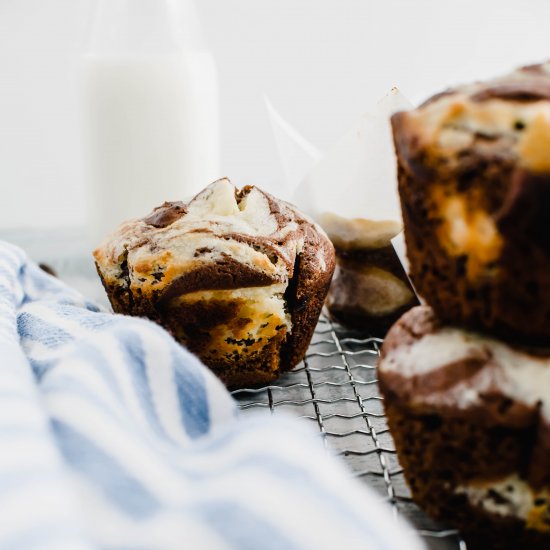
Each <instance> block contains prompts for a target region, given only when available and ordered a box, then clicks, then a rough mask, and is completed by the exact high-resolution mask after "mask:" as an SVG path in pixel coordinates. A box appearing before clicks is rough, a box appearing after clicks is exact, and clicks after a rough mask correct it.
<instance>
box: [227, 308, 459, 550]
mask: <svg viewBox="0 0 550 550" xmlns="http://www.w3.org/2000/svg"><path fill="white" fill-rule="evenodd" d="M381 343H382V340H381V339H379V338H370V337H369V338H365V337H361V336H360V335H359V336H358V335H357V334H356V333H351V332H349V331H346V330H344V329H343V328H342V327H340V326H339V325H336V324H334V323H333V322H332V321H330V319H328V317H326V316H325V315H322V316H321V318H320V320H319V323H318V325H317V328H316V330H315V334H314V336H313V339H312V341H311V344H310V347H309V350H308V353H307V354H306V356H305V358H304V360H303V361H302V363H301V364H300V365H299V366H298V367H297V368H296V369H294V370H293V371H291V372H289V373H286V374H284V375H283V376H282V377H281V378H280V379H279V380H278V382H277V384H276V385H271V386H266V387H262V388H257V389H241V390H236V391H234V392H232V394H233V396H234V397H235V398H236V399H237V401H238V403H239V406H240V408H241V409H242V410H243V411H247V410H251V409H265V410H266V412H268V411H269V412H270V413H271V414H277V411H280V410H283V409H284V410H285V412H292V413H294V414H297V415H298V416H299V417H300V418H304V419H307V420H309V421H312V422H315V423H316V424H317V427H318V429H319V432H320V435H321V437H322V438H323V442H324V445H325V447H326V448H327V449H331V450H332V451H335V452H336V453H337V454H338V455H341V456H342V457H343V459H344V461H345V463H346V464H347V465H348V466H349V467H350V468H351V470H352V472H353V473H354V475H355V476H357V477H358V478H359V479H361V480H362V481H363V482H365V483H367V484H368V485H370V486H371V487H373V488H374V489H375V490H377V492H379V493H380V496H381V499H382V500H384V501H386V502H388V503H389V505H390V506H391V509H392V511H393V514H394V515H395V516H397V515H398V514H401V515H402V516H404V517H405V518H407V519H408V520H409V521H410V522H411V523H412V524H413V525H414V526H415V528H416V529H417V531H418V532H419V534H420V535H421V536H422V537H423V538H424V540H425V542H426V544H427V546H428V547H429V548H430V549H434V550H457V549H458V550H466V543H465V542H464V540H463V539H462V538H461V537H460V535H459V534H458V532H457V531H455V530H450V529H445V528H442V527H441V526H440V525H437V524H436V523H434V522H433V521H432V520H430V519H429V518H428V517H427V516H426V515H424V514H423V513H422V511H421V510H420V509H419V508H418V507H417V506H416V505H415V504H414V503H413V502H412V500H411V496H410V492H409V489H408V487H407V485H406V483H405V480H404V477H403V472H402V469H401V467H400V466H399V463H398V461H397V457H396V452H395V448H394V445H393V440H392V437H391V435H390V433H389V429H388V426H387V423H386V419H385V416H384V408H383V404H382V397H381V396H380V394H379V391H378V384H377V379H376V360H377V357H378V355H379V353H380V344H381Z"/></svg>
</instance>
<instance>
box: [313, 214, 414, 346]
mask: <svg viewBox="0 0 550 550" xmlns="http://www.w3.org/2000/svg"><path fill="white" fill-rule="evenodd" d="M320 223H321V225H322V226H323V229H325V231H326V232H327V234H328V236H329V238H330V240H331V241H332V243H333V244H334V247H335V249H336V270H335V272H334V277H333V279H332V284H331V286H330V290H329V293H328V296H327V302H326V303H327V308H328V311H329V313H330V316H331V317H332V318H334V319H335V320H336V321H338V322H339V323H341V324H342V325H344V326H347V327H349V328H353V329H359V330H362V331H365V332H368V333H369V334H372V335H376V336H383V335H384V334H385V333H386V331H387V330H388V328H389V327H390V326H391V325H392V324H393V323H394V322H395V321H396V320H397V319H398V318H399V317H400V316H401V315H402V314H403V313H404V312H405V311H407V310H408V309H410V308H411V307H413V306H415V305H418V300H417V298H416V295H415V293H414V291H413V289H412V288H411V285H410V283H409V279H408V277H407V274H406V273H405V271H404V269H403V266H402V265H401V262H400V261H399V258H398V257H397V255H396V253H395V250H394V248H393V246H392V244H391V239H392V238H393V237H395V236H396V235H397V234H398V233H399V232H400V231H401V230H402V224H401V222H397V221H373V220H367V219H347V218H343V217H341V216H337V215H335V214H324V215H323V216H322V217H321V219H320Z"/></svg>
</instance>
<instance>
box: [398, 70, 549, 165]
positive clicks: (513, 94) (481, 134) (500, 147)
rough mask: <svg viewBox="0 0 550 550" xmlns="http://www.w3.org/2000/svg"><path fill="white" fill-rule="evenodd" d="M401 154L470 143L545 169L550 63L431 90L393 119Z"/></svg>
mask: <svg viewBox="0 0 550 550" xmlns="http://www.w3.org/2000/svg"><path fill="white" fill-rule="evenodd" d="M392 122H393V125H394V128H395V127H398V128H399V130H398V131H397V132H396V135H397V139H398V144H397V146H398V148H399V150H400V152H401V154H402V155H404V156H405V158H414V157H415V155H416V153H418V151H419V150H421V149H425V150H429V151H431V152H432V153H433V154H434V155H437V154H442V155H444V156H446V157H447V158H448V157H449V156H450V155H452V154H453V153H456V154H459V153H460V151H463V150H465V149H468V148H471V147H473V146H475V147H476V148H478V149H481V150H484V149H485V150H486V151H487V153H491V154H493V155H495V154H500V155H506V156H512V157H514V158H515V159H516V160H517V161H518V162H519V164H520V165H521V166H522V167H523V168H525V169H527V170H529V171H532V172H549V171H550V155H549V154H548V151H549V150H550V62H547V63H544V64H540V65H530V66H528V67H522V68H520V69H517V70H515V71H513V72H512V73H510V74H508V75H506V76H502V77H498V78H495V79H492V80H489V81H486V82H476V83H474V84H468V85H464V86H458V87H456V88H452V89H449V90H446V91H444V92H442V93H439V94H436V95H435V96H433V97H432V98H430V99H429V100H428V101H426V102H425V103H424V104H422V105H421V106H420V107H419V108H418V109H415V110H413V111H409V112H406V113H405V112H402V113H397V114H396V115H394V116H393V119H392Z"/></svg>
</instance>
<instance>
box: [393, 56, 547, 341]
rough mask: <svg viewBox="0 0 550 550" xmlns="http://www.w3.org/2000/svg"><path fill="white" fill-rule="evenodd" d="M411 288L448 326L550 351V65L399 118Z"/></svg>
mask: <svg viewBox="0 0 550 550" xmlns="http://www.w3.org/2000/svg"><path fill="white" fill-rule="evenodd" d="M392 126H393V132H394V142H395V148H396V152H397V158H398V173H399V193H400V198H401V205H402V211H403V219H404V225H405V238H406V242H407V250H408V256H409V260H410V265H411V273H410V275H411V278H412V281H413V283H414V285H415V287H416V289H417V290H418V292H419V293H420V294H421V295H422V296H423V297H424V298H425V299H426V301H427V302H428V303H429V304H430V305H431V306H432V307H433V308H434V310H435V311H436V313H437V315H438V317H440V318H441V319H442V320H443V321H446V322H450V323H456V324H459V325H462V326H463V327H465V328H470V329H475V330H482V331H487V332H488V333H492V334H495V335H497V336H501V337H504V338H507V339H510V340H515V341H517V342H519V343H533V344H538V345H548V344H549V343H550V231H548V229H547V221H546V218H547V216H548V215H549V213H550V63H546V64H543V65H534V66H529V67H523V68H521V69H519V70H516V71H515V72H513V73H511V74H509V75H507V76H504V77H501V78H497V79H494V80H491V81H489V82H486V83H476V84H472V85H468V86H461V87H457V88H454V89H451V90H447V91H445V92H443V93H440V94H437V95H435V96H434V97H432V98H431V99H429V100H428V101H427V102H426V103H424V104H423V105H421V106H420V107H419V108H418V109H416V110H414V111H410V112H401V113H397V114H395V115H394V116H393V117H392Z"/></svg>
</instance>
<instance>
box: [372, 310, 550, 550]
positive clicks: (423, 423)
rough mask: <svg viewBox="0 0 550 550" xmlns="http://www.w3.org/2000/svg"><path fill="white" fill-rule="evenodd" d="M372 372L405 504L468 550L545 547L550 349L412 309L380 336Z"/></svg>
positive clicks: (549, 540) (549, 537) (549, 533)
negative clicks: (517, 344)
mask: <svg viewBox="0 0 550 550" xmlns="http://www.w3.org/2000/svg"><path fill="white" fill-rule="evenodd" d="M378 371H379V382H380V389H381V391H382V394H383V395H384V399H385V401H384V403H385V408H386V414H387V417H388V422H389V426H390V429H391V433H392V435H393V437H394V439H395V444H396V448H397V452H398V457H399V461H400V463H401V465H402V466H403V469H404V474H405V477H406V479H407V482H408V484H409V486H410V488H411V490H412V494H413V498H414V500H415V501H416V502H417V503H418V504H419V505H420V506H422V507H423V508H424V509H425V510H426V511H427V512H428V513H429V514H430V515H431V516H433V517H434V518H436V519H438V520H442V521H444V522H445V523H447V524H449V525H452V526H455V527H457V528H458V529H460V530H461V531H462V532H463V534H464V536H465V538H466V540H467V542H468V548H480V549H481V548H483V549H486V548H494V549H499V548H503V549H504V548H510V549H518V548H530V549H539V548H540V549H542V548H550V349H547V350H546V351H543V350H541V349H540V348H539V349H538V351H536V352H535V351H534V350H528V349H519V348H512V347H510V346H509V345H506V344H504V343H502V342H500V341H497V340H493V339H490V338H488V337H485V336H482V335H480V334H478V333H473V332H468V331H465V330H462V329H459V328H450V327H446V326H444V325H442V324H441V322H440V321H439V320H438V319H437V318H436V316H435V314H434V312H433V310H432V309H431V308H429V307H428V306H419V307H416V308H413V309H411V310H410V311H409V312H407V313H406V314H405V315H404V316H403V317H402V318H401V319H400V320H399V321H398V322H397V323H396V324H395V325H394V326H393V327H392V328H391V329H390V331H389V332H388V335H387V337H386V340H385V342H384V345H383V347H382V350H381V356H380V360H379V365H378Z"/></svg>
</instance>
